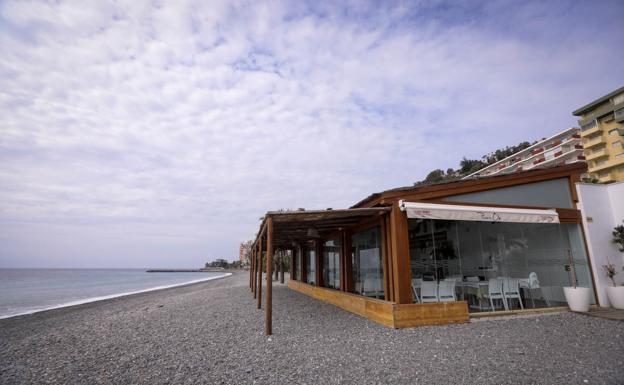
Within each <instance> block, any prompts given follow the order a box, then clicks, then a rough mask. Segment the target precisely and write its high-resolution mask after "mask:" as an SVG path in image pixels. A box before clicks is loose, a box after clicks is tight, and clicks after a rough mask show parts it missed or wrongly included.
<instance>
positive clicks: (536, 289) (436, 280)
mask: <svg viewBox="0 0 624 385" xmlns="http://www.w3.org/2000/svg"><path fill="white" fill-rule="evenodd" d="M408 227H409V248H410V269H411V273H412V282H411V283H412V293H414V301H415V302H422V303H426V302H446V301H454V300H465V301H467V302H468V307H469V311H470V312H481V311H492V310H503V309H506V308H509V309H519V308H520V307H521V306H520V303H522V307H523V308H525V309H526V308H529V309H530V308H543V307H553V306H563V305H565V303H566V302H565V298H564V295H563V287H564V286H568V285H569V284H570V283H569V275H568V272H566V271H565V270H564V269H563V268H562V266H564V265H566V264H567V262H566V261H567V260H568V255H571V256H572V257H573V258H574V262H575V271H576V275H577V278H578V280H579V282H581V283H580V284H581V285H583V286H587V287H591V276H590V273H589V266H588V262H587V255H586V253H585V247H584V244H583V237H582V233H581V229H580V226H579V225H577V224H550V223H549V224H542V223H505V222H492V223H491V222H474V221H446V220H429V219H408ZM501 286H503V287H507V288H509V289H510V292H512V293H513V294H515V295H511V296H509V297H508V298H506V299H503V296H499V297H498V299H494V300H493V301H490V300H489V298H488V296H489V293H492V292H496V291H498V292H499V293H500V291H501V290H500V289H501ZM441 293H442V294H441ZM494 298H496V297H494Z"/></svg>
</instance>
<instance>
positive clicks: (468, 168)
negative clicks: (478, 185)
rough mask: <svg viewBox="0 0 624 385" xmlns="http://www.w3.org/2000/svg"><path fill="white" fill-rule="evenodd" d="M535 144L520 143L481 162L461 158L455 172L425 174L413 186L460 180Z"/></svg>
mask: <svg viewBox="0 0 624 385" xmlns="http://www.w3.org/2000/svg"><path fill="white" fill-rule="evenodd" d="M535 143H537V141H535V142H533V143H530V142H526V141H525V142H520V143H519V144H517V145H515V146H507V147H505V148H503V149H498V150H496V151H494V152H491V153H489V154H486V155H483V156H482V157H481V160H477V159H468V158H466V157H463V158H462V160H461V161H460V162H459V168H458V169H457V170H454V169H452V168H449V169H448V170H446V173H445V172H444V170H441V169H436V170H433V171H431V172H430V173H429V174H427V176H426V177H425V179H423V180H421V181H418V182H416V183H414V185H415V186H419V185H423V184H431V183H440V182H450V181H453V180H457V179H461V178H463V177H465V176H467V175H470V174H472V173H474V172H476V171H479V170H480V169H482V168H483V167H485V166H488V165H490V164H492V163H496V162H498V161H499V160H503V159H505V158H506V157H508V156H510V155H513V154H515V153H516V152H518V151H522V150H524V149H525V148H527V147H530V146H532V145H533V144H535Z"/></svg>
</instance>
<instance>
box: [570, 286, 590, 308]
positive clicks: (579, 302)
mask: <svg viewBox="0 0 624 385" xmlns="http://www.w3.org/2000/svg"><path fill="white" fill-rule="evenodd" d="M563 295H564V296H565V299H566V301H568V306H569V307H570V310H572V311H578V312H586V311H589V304H590V302H591V289H590V288H588V287H564V288H563Z"/></svg>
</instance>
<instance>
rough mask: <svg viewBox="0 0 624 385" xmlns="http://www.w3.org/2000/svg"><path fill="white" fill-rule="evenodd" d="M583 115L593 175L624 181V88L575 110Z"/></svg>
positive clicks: (603, 179)
mask: <svg viewBox="0 0 624 385" xmlns="http://www.w3.org/2000/svg"><path fill="white" fill-rule="evenodd" d="M572 114H573V115H574V116H578V117H579V120H578V122H579V125H580V126H581V137H582V139H583V147H584V154H585V158H586V159H587V162H588V168H589V169H588V171H589V176H590V177H591V178H593V179H597V180H598V181H599V182H602V183H610V182H616V181H624V145H623V144H624V87H621V88H619V89H617V90H615V91H613V92H611V93H610V94H608V95H605V96H603V97H601V98H599V99H596V100H594V101H593V102H591V103H589V104H588V105H586V106H583V107H581V108H579V109H577V110H576V111H574V112H573V113H572Z"/></svg>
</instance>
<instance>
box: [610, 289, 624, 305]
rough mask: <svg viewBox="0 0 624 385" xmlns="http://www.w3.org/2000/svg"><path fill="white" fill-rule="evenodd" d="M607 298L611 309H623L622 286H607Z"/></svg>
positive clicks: (623, 291)
mask: <svg viewBox="0 0 624 385" xmlns="http://www.w3.org/2000/svg"><path fill="white" fill-rule="evenodd" d="M607 298H609V302H610V303H611V307H613V308H615V309H624V286H607Z"/></svg>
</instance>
